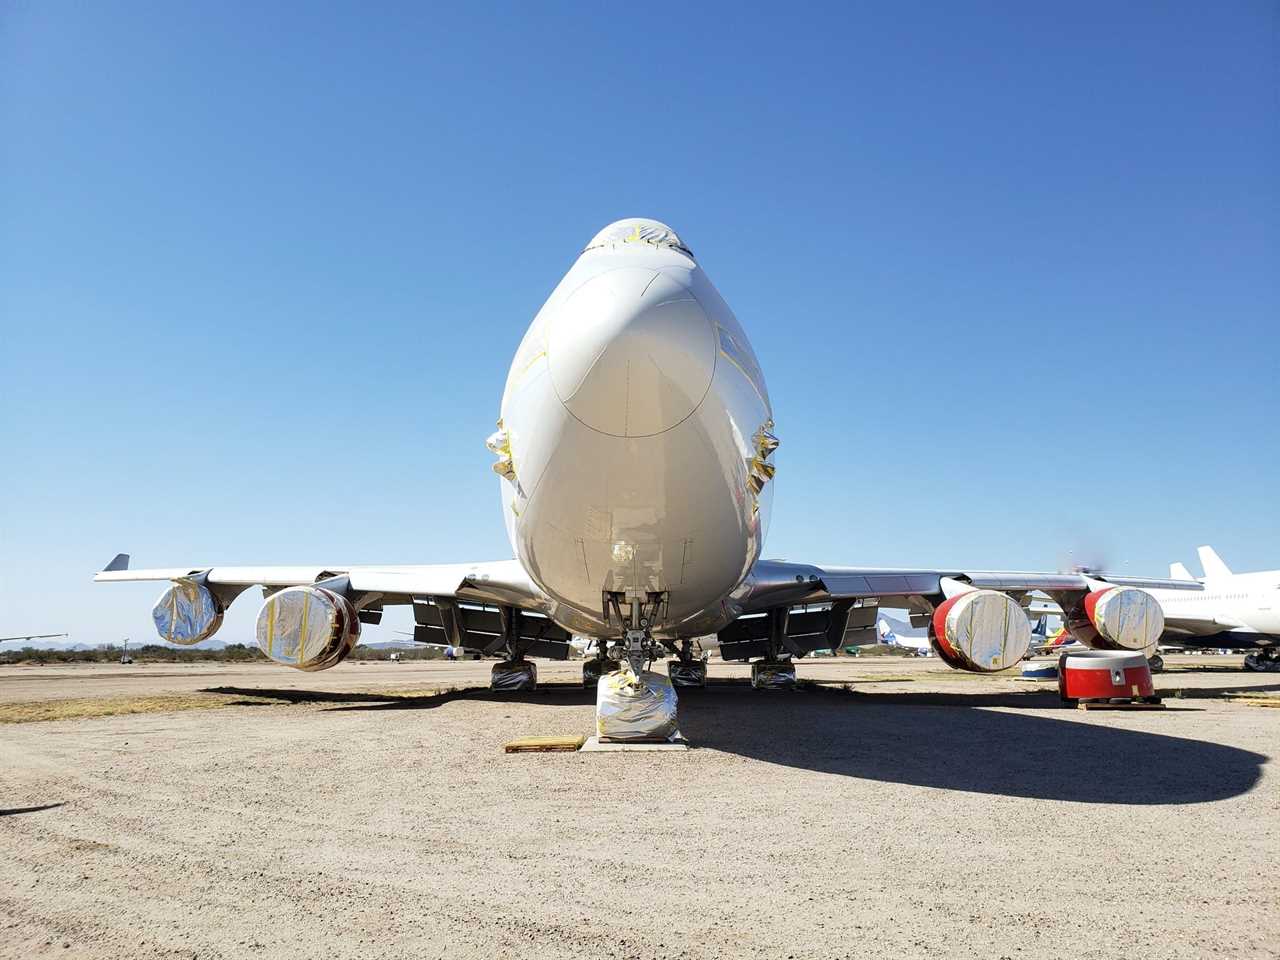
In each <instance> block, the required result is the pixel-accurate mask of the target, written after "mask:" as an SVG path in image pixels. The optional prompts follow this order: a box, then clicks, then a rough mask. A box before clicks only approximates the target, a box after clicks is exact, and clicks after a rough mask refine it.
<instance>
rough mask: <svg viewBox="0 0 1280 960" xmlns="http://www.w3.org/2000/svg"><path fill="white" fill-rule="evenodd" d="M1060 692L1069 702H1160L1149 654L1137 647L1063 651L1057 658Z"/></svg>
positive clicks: (1065, 700) (1064, 699)
mask: <svg viewBox="0 0 1280 960" xmlns="http://www.w3.org/2000/svg"><path fill="white" fill-rule="evenodd" d="M1058 692H1059V693H1060V694H1061V695H1062V699H1063V701H1064V702H1067V703H1075V702H1078V701H1081V700H1086V701H1088V700H1099V701H1102V700H1106V701H1111V700H1126V701H1130V702H1140V703H1158V702H1159V698H1157V697H1156V690H1155V684H1153V683H1152V681H1151V668H1150V667H1149V666H1148V665H1147V658H1146V657H1145V656H1143V655H1142V653H1141V652H1138V651H1127V650H1083V651H1080V652H1078V653H1064V654H1063V655H1062V656H1061V657H1059V658H1058Z"/></svg>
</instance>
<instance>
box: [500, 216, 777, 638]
mask: <svg viewBox="0 0 1280 960" xmlns="http://www.w3.org/2000/svg"><path fill="white" fill-rule="evenodd" d="M501 415H502V416H501V420H500V421H499V427H500V429H499V433H498V434H495V438H494V439H493V441H492V442H491V446H492V447H493V448H494V449H495V451H496V452H498V453H499V455H500V457H501V458H503V466H502V467H501V468H495V469H499V472H500V473H502V474H503V479H502V481H501V487H502V510H503V514H504V517H505V520H506V525H507V532H508V536H509V537H510V540H511V544H512V547H513V549H514V550H515V552H516V555H517V556H518V557H519V559H520V561H521V562H522V564H523V565H524V567H525V569H526V570H527V571H528V572H529V575H530V576H531V577H532V578H533V580H534V581H535V582H536V583H537V585H538V586H539V587H540V588H541V589H542V590H543V591H545V592H546V593H547V594H548V596H550V597H551V598H552V600H553V602H554V603H555V604H556V613H555V617H556V619H557V620H559V621H560V622H561V623H563V624H565V625H566V626H569V627H571V628H572V629H574V630H576V631H578V632H582V633H588V634H593V635H604V634H607V633H608V632H609V630H610V625H609V623H608V621H607V614H606V613H605V603H604V597H605V596H606V594H615V595H621V596H622V597H625V598H626V600H628V601H630V600H639V601H643V600H645V598H646V597H650V596H653V595H661V596H662V597H663V598H664V601H665V606H664V610H663V615H662V618H661V619H660V620H659V621H658V622H656V623H655V624H653V625H652V626H653V633H654V635H655V636H658V637H666V638H675V637H690V636H695V635H698V634H706V633H710V632H713V631H715V630H717V629H719V628H720V627H722V626H724V625H725V624H726V623H728V622H729V621H730V620H731V619H732V618H733V615H734V614H733V613H732V612H731V611H730V609H729V607H728V606H727V604H726V598H727V597H728V595H729V594H730V593H731V591H732V590H733V589H734V588H735V587H736V586H738V584H740V583H741V582H742V580H743V578H744V577H745V576H746V575H747V573H748V571H749V570H750V569H751V566H752V564H753V563H754V562H755V561H756V560H757V559H758V558H759V556H760V550H761V546H762V543H763V540H764V535H765V531H766V528H767V524H768V516H769V507H770V499H771V492H772V491H771V485H770V484H769V483H768V482H767V476H765V481H766V482H764V483H763V487H762V486H761V482H760V479H759V478H760V477H761V476H762V474H761V468H760V467H759V461H760V459H762V458H763V459H767V456H768V452H771V449H772V448H771V447H770V448H769V449H768V451H764V450H763V448H762V446H761V444H762V442H766V441H762V437H766V438H768V439H769V440H771V439H772V438H771V437H768V432H769V431H770V430H771V429H772V426H773V424H772V413H771V409H770V404H769V395H768V392H767V389H766V387H765V383H764V377H763V375H762V374H761V372H760V367H759V364H758V363H757V361H756V358H755V354H754V352H753V351H752V349H751V346H750V344H749V343H748V341H747V338H746V335H745V334H744V333H743V331H742V328H741V326H740V325H739V324H738V321H737V319H736V318H735V317H734V315H733V312H732V311H731V310H730V309H729V306H728V305H727V304H726V303H725V302H724V299H723V298H722V297H721V296H720V294H719V293H718V292H717V291H716V289H715V287H714V286H712V284H711V282H710V280H709V279H708V278H707V277H706V275H705V274H704V273H703V271H702V269H701V268H700V267H699V266H698V264H697V262H696V261H695V260H694V258H693V257H692V255H691V254H690V253H689V252H688V251H687V249H685V248H684V247H683V245H682V244H681V243H680V241H679V239H678V237H676V236H675V234H674V233H673V232H672V231H671V230H670V229H669V228H667V227H665V226H664V225H662V224H659V223H656V222H655V221H649V220H630V221H620V222H619V223H617V224H613V225H611V226H610V227H607V228H605V230H604V231H602V232H601V233H600V234H599V235H598V236H597V237H596V238H595V239H594V240H593V241H592V242H591V243H590V244H589V245H588V247H587V249H586V250H585V251H584V252H583V253H582V255H581V256H580V257H579V258H578V260H577V261H576V262H575V263H574V265H573V266H572V268H571V269H570V270H569V272H568V273H567V274H566V275H565V277H564V279H563V280H561V281H560V284H559V285H558V286H557V287H556V288H555V290H554V291H553V292H552V294H551V296H550V297H549V298H548V300H547V302H546V304H545V305H544V306H543V307H542V309H541V310H540V311H539V312H538V314H537V316H536V317H534V320H533V322H532V324H531V325H530V327H529V330H528V332H527V333H526V334H525V336H524V340H523V341H522V343H521V344H520V348H519V350H518V351H517V353H516V356H515V360H514V362H513V363H512V365H511V371H510V373H509V375H508V377H507V384H506V389H505V391H504V393H503V398H502V407H501ZM753 459H754V460H755V461H756V469H755V480H754V482H753ZM764 469H767V470H769V472H770V473H771V468H767V467H766V468H764Z"/></svg>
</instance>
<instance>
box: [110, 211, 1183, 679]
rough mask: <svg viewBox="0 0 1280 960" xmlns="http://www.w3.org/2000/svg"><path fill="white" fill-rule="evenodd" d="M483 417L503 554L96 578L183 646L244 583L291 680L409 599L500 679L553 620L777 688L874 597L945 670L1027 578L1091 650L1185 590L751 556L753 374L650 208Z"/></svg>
mask: <svg viewBox="0 0 1280 960" xmlns="http://www.w3.org/2000/svg"><path fill="white" fill-rule="evenodd" d="M500 413H501V416H500V419H499V420H498V429H497V432H495V433H494V434H493V435H492V436H491V437H490V438H489V440H488V447H489V449H490V450H491V451H492V452H493V453H494V455H495V456H496V458H497V461H496V463H494V465H493V469H494V471H495V472H496V473H497V474H498V475H499V477H500V478H501V479H500V481H499V488H500V492H501V511H502V516H503V519H504V521H505V523H506V528H507V534H508V536H509V538H510V542H511V545H512V550H513V552H514V554H515V558H514V559H510V560H499V561H492V562H486V563H471V564H456V565H424V566H351V565H347V564H325V565H314V566H300V567H266V566H252V567H220V566H209V565H191V566H181V567H171V568H165V569H155V570H130V569H128V557H127V555H124V554H121V555H120V556H118V557H117V558H116V559H115V560H113V561H112V562H111V564H109V565H108V567H107V568H106V569H105V570H104V571H103V572H101V573H99V574H98V575H97V577H96V578H95V579H97V580H100V581H122V580H161V581H171V586H170V587H169V588H168V589H167V590H166V591H165V593H164V594H163V596H162V597H161V599H160V601H159V602H158V603H157V605H156V608H155V610H154V611H153V612H154V616H155V620H156V624H157V627H158V629H159V632H160V634H161V636H163V637H164V638H165V639H168V640H171V641H174V642H186V643H194V642H199V641H200V640H203V639H204V638H205V637H208V636H211V635H212V633H213V632H214V631H215V630H216V629H217V628H218V626H219V625H220V624H221V620H222V613H223V611H224V610H225V609H226V607H227V605H228V604H229V603H231V602H232V600H234V599H235V597H236V596H237V595H239V594H240V593H241V592H242V591H244V590H246V589H248V588H249V587H251V586H261V587H263V590H264V594H265V597H266V599H265V601H264V603H263V606H262V609H261V611H260V613H259V616H258V623H257V638H258V643H259V646H260V647H261V648H262V650H263V651H264V652H265V653H266V654H267V656H269V657H270V658H271V659H273V660H276V661H277V662H279V663H282V664H285V665H287V666H291V667H296V668H298V669H302V670H316V669H324V668H326V667H330V666H333V665H334V664H336V663H338V662H339V661H340V660H342V659H343V657H345V656H346V654H347V652H349V650H350V648H351V646H353V645H354V643H355V641H356V638H357V637H358V635H359V629H360V624H361V623H362V622H363V623H377V622H378V621H379V620H380V618H381V615H382V610H383V608H384V607H385V606H387V605H390V604H406V605H412V608H413V612H414V616H415V620H416V623H417V625H418V626H417V629H416V631H415V635H416V638H417V639H419V640H423V641H432V642H439V643H445V644H448V645H451V646H457V647H466V648H468V649H477V650H482V651H485V652H489V653H502V654H505V657H506V659H505V660H504V661H502V662H500V663H498V664H496V665H495V667H494V672H493V685H494V686H495V687H496V688H500V689H511V688H513V687H516V686H520V687H524V688H528V687H532V686H533V685H534V684H535V683H536V670H535V668H534V665H533V664H532V663H531V662H530V661H529V660H528V659H527V658H528V657H529V656H552V657H560V658H563V657H565V656H567V654H568V651H569V640H570V637H571V636H572V635H573V634H577V635H579V636H584V637H595V638H599V639H601V640H603V641H605V642H604V643H602V644H600V645H599V646H600V649H601V657H600V661H599V662H598V663H596V665H595V666H594V667H592V668H591V671H590V672H597V673H598V671H599V669H600V666H601V664H604V663H609V662H611V660H612V659H618V660H625V662H626V669H627V670H628V671H629V672H630V676H631V677H632V679H633V681H635V682H637V683H638V682H640V680H641V678H642V677H649V676H650V675H649V673H648V669H647V668H648V666H649V664H650V663H651V662H652V661H653V660H654V659H655V658H656V657H657V655H658V654H659V652H660V651H661V650H662V648H666V649H667V650H669V651H671V652H672V653H674V654H675V655H676V656H677V658H678V660H677V661H673V664H674V665H675V666H678V667H679V668H681V669H680V671H679V673H680V677H681V682H682V683H686V684H687V683H696V682H699V680H700V679H701V678H705V665H703V664H701V663H700V662H699V661H698V659H697V658H696V657H695V656H694V654H693V638H696V637H700V636H703V635H707V634H716V635H717V636H718V641H719V647H720V651H721V655H722V656H723V657H724V658H725V659H728V660H755V661H756V662H755V664H754V665H753V675H755V674H757V673H759V674H760V675H762V676H763V675H766V674H767V675H768V676H770V677H773V678H775V684H774V685H776V678H777V677H779V676H787V675H788V674H789V675H790V676H791V677H792V678H794V667H793V666H791V665H790V661H791V659H792V658H793V657H800V656H803V655H804V654H805V653H807V652H810V651H812V650H817V649H836V648H839V647H840V646H842V645H843V643H844V641H845V638H846V637H847V636H849V635H850V634H853V635H858V636H865V635H866V633H867V631H874V627H875V622H876V619H877V616H876V614H877V610H878V607H879V605H880V604H884V605H886V606H891V607H894V608H907V609H909V610H911V611H912V612H913V613H915V614H916V615H917V616H919V617H927V618H928V619H929V623H930V636H931V638H932V645H933V647H934V649H935V650H936V651H937V652H938V654H939V656H940V657H941V658H942V659H943V660H944V661H945V662H947V663H948V664H949V665H951V666H953V667H956V668H959V669H965V670H974V671H990V670H998V669H1002V668H1004V667H1006V666H1008V665H1010V664H1013V663H1016V662H1017V661H1018V660H1019V659H1020V658H1021V657H1022V655H1023V653H1024V652H1025V651H1026V649H1027V646H1028V645H1029V643H1030V641H1031V629H1030V625H1029V624H1028V621H1027V617H1026V615H1025V614H1024V613H1023V610H1022V608H1021V607H1020V605H1019V601H1021V600H1022V599H1023V598H1025V596H1026V594H1027V593H1028V592H1030V591H1033V590H1040V591H1043V592H1045V593H1046V594H1048V595H1049V596H1050V597H1052V598H1053V599H1054V600H1055V602H1057V603H1058V604H1059V605H1060V606H1061V607H1062V609H1063V610H1064V611H1065V612H1066V615H1067V618H1068V621H1069V622H1070V624H1071V625H1072V632H1073V633H1074V634H1075V635H1077V636H1079V637H1080V638H1081V639H1082V640H1083V641H1084V642H1086V643H1088V644H1090V645H1091V646H1100V647H1113V648H1123V649H1144V648H1146V647H1148V646H1150V645H1151V644H1153V643H1154V642H1155V639H1156V638H1157V637H1158V636H1159V635H1160V634H1161V633H1162V632H1163V629H1164V623H1163V619H1162V617H1161V613H1160V605H1159V604H1158V603H1156V601H1155V599H1154V598H1153V597H1152V595H1151V594H1150V593H1149V592H1147V590H1146V589H1144V588H1150V587H1160V588H1164V589H1167V590H1171V591H1187V592H1188V593H1194V592H1203V590H1204V587H1203V585H1202V584H1200V583H1197V582H1194V581H1169V580H1134V579H1132V578H1117V577H1114V576H1110V575H1096V576H1093V575H1087V574H1084V573H1072V574H1061V573H1004V572H984V571H977V570H965V569H956V568H946V569H937V570H901V569H879V568H860V567H844V566H831V565H819V564H811V563H798V562H791V561H785V560H763V559H761V549H762V546H763V543H764V539H765V533H766V531H767V529H768V522H769V510H770V503H771V499H772V493H773V485H772V479H773V476H774V470H775V466H774V462H773V455H774V450H775V449H776V448H777V446H778V440H777V438H776V437H775V436H774V423H773V412H772V408H771V406H770V402H769V393H768V390H767V388H766V386H765V380H764V374H763V373H762V372H761V369H760V364H759V362H758V361H757V359H756V355H755V352H754V351H753V350H752V348H751V344H750V342H749V341H748V339H747V336H746V334H745V333H744V332H743V329H742V327H741V326H740V325H739V324H738V321H737V319H736V318H735V317H734V315H733V312H732V311H731V310H730V309H729V306H728V304H726V303H725V301H724V299H723V298H722V297H721V296H720V294H719V292H718V291H717V290H716V288H715V287H714V286H712V284H711V281H710V280H709V279H708V278H707V276H706V274H705V273H704V272H703V270H702V269H701V267H700V266H699V265H698V262H697V260H696V259H695V257H694V255H693V253H692V252H691V251H690V249H689V247H688V246H687V245H686V244H685V243H684V242H683V241H682V240H681V238H680V237H679V236H677V234H676V233H675V231H673V230H672V229H671V228H670V227H668V226H666V225H665V224H662V223H659V222H657V221H655V220H646V219H629V220H621V221H618V222H617V223H613V224H610V225H609V226H608V227H606V228H605V229H603V230H601V231H600V232H599V233H598V234H597V235H596V236H595V237H593V238H592V239H591V241H590V242H589V243H588V244H587V246H586V248H585V249H584V250H583V252H582V254H581V255H580V256H579V257H578V259H577V260H576V261H575V262H574V264H573V266H572V267H571V268H570V269H569V272H568V273H567V274H566V275H565V277H564V279H563V280H561V281H560V284H559V285H558V286H557V287H556V288H555V290H554V291H553V292H552V294H551V296H550V298H549V299H548V300H547V302H546V304H545V305H544V306H543V307H542V309H541V310H540V311H539V312H538V314H537V315H536V316H535V317H534V319H533V323H532V324H531V326H530V327H529V329H528V332H527V333H526V334H525V336H524V340H523V342H522V343H521V344H520V347H519V349H518V350H517V352H516V355H515V360H514V362H513V363H512V365H511V370H510V373H509V374H508V377H507V383H506V389H505V391H504V392H503V396H502V403H501V407H500ZM353 495H358V492H356V493H354V494H353ZM588 667H591V663H590V662H589V663H588V664H587V665H586V666H584V678H585V679H587V680H588V681H590V679H591V677H590V676H589V675H588V673H589V671H588ZM645 682H648V681H647V680H646V681H645Z"/></svg>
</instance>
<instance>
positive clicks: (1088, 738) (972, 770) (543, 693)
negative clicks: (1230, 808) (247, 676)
mask: <svg viewBox="0 0 1280 960" xmlns="http://www.w3.org/2000/svg"><path fill="white" fill-rule="evenodd" d="M207 692H211V693H223V694H238V695H251V696H255V697H268V698H272V699H279V700H283V701H286V702H289V703H306V702H319V703H332V704H334V706H333V707H331V708H330V709H331V710H337V711H353V710H358V711H370V710H376V711H382V710H429V709H434V708H436V707H440V706H444V705H445V704H447V703H450V702H453V701H455V700H483V701H492V702H502V703H512V702H517V703H542V704H558V705H575V706H585V705H590V704H593V703H594V702H595V694H594V691H586V690H583V689H581V688H580V687H576V686H571V685H549V686H546V687H543V688H541V689H539V690H538V691H537V692H535V693H499V692H496V691H490V690H487V689H483V688H480V689H464V690H454V691H447V692H443V693H438V694H431V695H424V696H400V697H397V696H395V695H384V694H376V693H330V692H319V691H305V690H261V689H251V688H239V687H237V688H231V687H220V688H211V689H210V690H209V691H207ZM1197 692H1204V691H1197ZM1169 703H1170V704H1171V707H1170V709H1169V710H1166V711H1163V712H1151V713H1147V714H1143V715H1142V716H1144V717H1151V718H1155V719H1158V720H1159V721H1160V722H1161V723H1165V724H1167V727H1168V730H1169V732H1168V733H1149V732H1146V731H1138V730H1129V729H1125V728H1123V727H1121V726H1119V725H1118V724H1116V723H1112V722H1111V720H1112V718H1115V719H1116V720H1122V719H1123V718H1126V717H1130V718H1131V717H1133V716H1134V715H1133V714H1124V713H1119V712H1117V713H1108V714H1101V715H1097V714H1095V715H1092V716H1091V717H1090V722H1078V721H1079V720H1080V719H1082V718H1080V717H1079V715H1077V714H1076V713H1075V711H1070V710H1066V709H1064V708H1063V707H1062V705H1061V704H1060V703H1059V701H1058V697H1057V693H1056V692H1051V691H1043V690H1038V691H1027V692H1024V693H1009V694H983V693H977V692H975V693H972V694H964V693H956V694H937V693H884V694H880V693H873V692H866V693H864V692H860V691H848V690H841V689H833V688H827V687H806V688H802V689H800V690H798V691H792V692H784V691H757V690H752V689H751V688H750V687H749V686H747V685H745V684H741V685H739V684H732V683H721V684H714V683H713V684H712V685H710V686H708V687H707V688H706V689H705V690H685V691H682V692H681V695H680V728H681V731H682V732H683V733H684V735H685V736H686V737H687V738H688V739H689V741H690V743H691V744H693V746H695V747H697V748H701V749H709V750H720V751H723V752H725V753H732V754H736V755H738V756H742V757H749V758H751V759H754V760H761V761H764V762H766V763H774V764H779V765H781V766H787V767H795V768H797V769H802V770H812V771H816V772H819V773H830V774H836V775H839V776H846V777H857V778H860V779H865V780H879V781H883V782H887V783H902V784H911V785H915V786H925V787H936V788H939V789H944V790H964V791H968V792H970V793H986V794H993V795H999V796H1011V797H1026V798H1032V799H1042V800H1066V801H1072V802H1077V803H1113V804H1115V803H1118V804H1132V805H1172V804H1185V803H1208V802H1212V801H1215V800H1224V799H1227V798H1229V797H1234V796H1238V795H1240V794H1243V793H1246V792H1247V791H1249V790H1250V789H1251V788H1252V787H1253V786H1254V785H1255V784H1256V783H1257V782H1258V779H1259V778H1260V776H1261V773H1262V770H1261V768H1262V764H1264V763H1266V762H1267V760H1268V759H1269V758H1268V757H1266V756H1264V755H1262V754H1259V753H1253V752H1251V751H1248V750H1241V749H1239V748H1236V747H1230V746H1225V745H1222V744H1217V743H1209V742H1206V741H1203V740H1197V739H1194V738H1195V735H1196V727H1195V725H1196V722H1197V721H1196V715H1197V714H1199V713H1200V712H1201V711H1200V710H1199V709H1196V708H1186V707H1184V708H1182V709H1179V708H1178V705H1177V701H1176V700H1172V701H1169ZM979 707H1007V708H1014V709H1013V710H1011V711H995V710H986V709H976V708H979ZM1067 717H1072V718H1076V719H1066V718H1067Z"/></svg>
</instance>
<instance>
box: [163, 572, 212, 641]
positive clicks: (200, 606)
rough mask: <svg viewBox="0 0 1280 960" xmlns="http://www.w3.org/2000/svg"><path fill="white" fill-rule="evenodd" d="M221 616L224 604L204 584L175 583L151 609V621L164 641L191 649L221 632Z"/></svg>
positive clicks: (192, 582) (191, 582) (190, 582)
mask: <svg viewBox="0 0 1280 960" xmlns="http://www.w3.org/2000/svg"><path fill="white" fill-rule="evenodd" d="M222 612H223V611H222V604H221V603H219V602H218V598H217V597H216V596H214V594H213V591H212V590H210V589H209V588H208V587H206V586H205V585H204V584H202V583H197V582H196V581H195V580H175V581H173V585H172V586H171V587H169V589H168V590H166V591H165V592H164V593H162V594H160V599H159V600H157V601H156V605H155V606H154V607H152V608H151V619H152V620H154V621H155V624H156V633H158V634H160V639H161V640H168V641H169V642H170V643H176V644H178V645H179V646H183V647H189V646H191V645H192V644H193V643H199V642H200V641H201V640H207V639H209V638H210V637H212V636H213V635H214V634H215V633H217V632H218V628H219V627H220V626H222Z"/></svg>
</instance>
